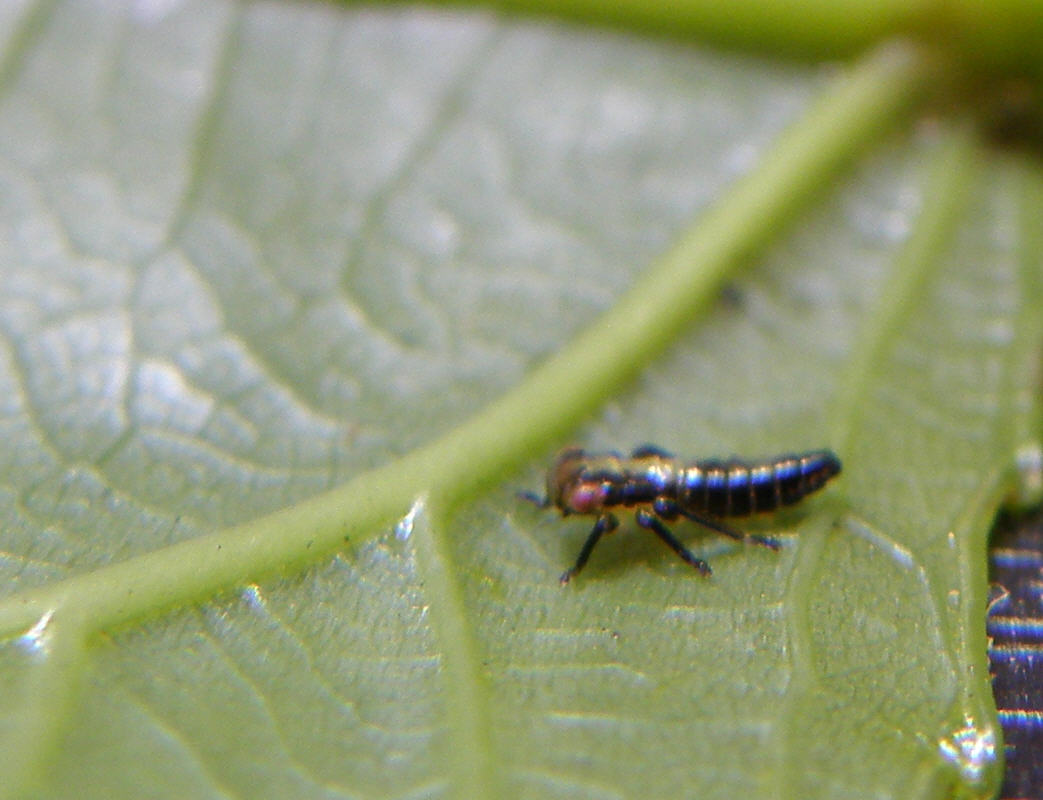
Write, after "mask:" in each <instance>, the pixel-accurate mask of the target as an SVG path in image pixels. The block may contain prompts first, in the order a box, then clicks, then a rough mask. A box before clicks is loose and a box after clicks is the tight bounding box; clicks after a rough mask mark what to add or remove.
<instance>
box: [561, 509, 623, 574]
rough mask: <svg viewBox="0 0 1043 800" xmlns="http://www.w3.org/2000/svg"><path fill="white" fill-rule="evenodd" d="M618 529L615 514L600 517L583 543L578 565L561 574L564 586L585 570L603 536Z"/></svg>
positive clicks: (577, 560) (577, 561) (577, 559)
mask: <svg viewBox="0 0 1043 800" xmlns="http://www.w3.org/2000/svg"><path fill="white" fill-rule="evenodd" d="M617 527H619V520H617V519H616V518H615V516H614V515H613V514H608V513H605V514H602V515H601V516H600V517H598V521H597V522H595V523H594V528H593V530H591V532H590V535H589V536H588V537H587V541H585V542H584V543H583V549H582V550H580V551H579V556H578V557H577V558H576V563H575V564H573V565H572V567H571V568H570V569H567V570H565V571H564V572H563V573H561V578H560V580H561V585H562V586H564V585H565V584H566V583H568V582H569V581H570V580H571V579H572V576H573V575H575V574H576V573H577V572H579V571H580V570H581V569H583V567H584V565H585V564H586V563H587V559H589V558H590V554H591V552H593V550H594V546H595V545H596V544H597V543H598V539H600V538H601V536H602V534H605V533H611V532H612V531H614V530H615V529H616V528H617Z"/></svg>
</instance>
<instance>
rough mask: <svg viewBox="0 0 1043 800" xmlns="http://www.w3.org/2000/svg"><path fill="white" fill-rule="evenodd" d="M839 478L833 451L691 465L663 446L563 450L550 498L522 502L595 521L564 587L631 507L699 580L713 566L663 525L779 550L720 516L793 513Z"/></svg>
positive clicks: (552, 472)
mask: <svg viewBox="0 0 1043 800" xmlns="http://www.w3.org/2000/svg"><path fill="white" fill-rule="evenodd" d="M839 472H840V459H839V458H837V457H836V455H834V454H833V453H832V452H830V451H829V450H812V451H810V452H807V453H801V454H799V455H783V456H778V457H777V458H773V459H770V460H767V461H761V462H756V463H748V462H745V461H695V462H691V463H685V462H683V461H680V460H678V459H676V458H674V456H672V455H671V454H670V453H667V452H665V451H664V450H660V449H659V448H658V447H653V446H651V445H644V446H643V447H638V448H637V449H636V450H634V452H632V453H631V454H630V457H629V458H625V457H623V456H621V455H620V454H619V453H588V452H586V451H585V450H581V449H579V448H575V447H574V448H568V449H566V450H562V451H561V452H560V453H559V454H558V456H557V458H555V459H554V463H553V464H552V465H551V468H550V469H549V470H548V471H547V496H546V497H539V496H538V495H535V494H532V493H525V494H524V495H522V496H523V497H525V498H526V499H527V500H531V501H532V502H534V503H536V504H537V505H538V506H540V507H541V508H549V507H550V506H556V507H557V508H558V510H560V511H561V514H562V516H569V515H570V514H596V515H597V521H596V522H595V523H594V529H593V530H592V531H591V532H590V535H589V536H588V537H587V541H586V542H584V544H583V548H582V549H581V550H580V551H579V557H577V558H576V563H575V564H573V565H572V567H571V569H567V570H565V572H564V573H562V576H561V583H562V585H564V584H566V583H568V582H569V580H570V579H571V578H572V577H573V576H574V575H575V574H576V573H578V572H579V571H580V570H581V569H583V566H584V565H585V564H586V563H587V559H589V558H590V553H591V551H592V550H593V549H594V546H595V545H596V544H597V543H598V540H599V539H600V538H601V537H602V535H603V534H606V533H611V532H612V531H613V530H615V529H616V527H618V525H619V521H618V520H617V519H616V517H615V515H614V514H613V513H612V512H611V511H609V510H608V509H610V508H611V507H612V506H623V507H625V508H633V507H634V506H639V508H637V510H636V511H635V512H634V517H635V519H636V520H637V524H638V525H640V526H641V527H642V528H646V529H647V530H650V531H652V533H654V534H655V535H656V536H658V537H659V538H660V539H662V540H663V541H664V542H665V543H666V544H667V545H668V546H669V547H670V549H671V550H673V551H674V552H675V553H677V555H678V556H680V557H681V559H682V560H683V561H685V562H686V563H688V564H691V565H692V566H693V567H695V568H696V569H697V570H699V573H700V574H701V575H709V574H710V572H711V570H710V565H709V564H707V563H706V562H705V561H703V559H701V558H698V557H696V556H695V555H693V554H692V552H691V551H690V550H689V549H688V548H686V547H685V546H684V545H683V544H681V542H680V541H679V540H678V539H677V537H675V536H674V534H673V533H671V531H670V529H669V528H667V527H666V525H664V524H663V520H666V521H673V520H675V519H677V518H678V517H684V518H685V519H690V520H692V521H693V522H697V523H699V524H700V525H703V526H704V527H707V528H709V529H710V530H714V531H717V532H718V533H723V534H724V535H725V536H730V537H732V538H733V539H740V540H748V541H751V542H755V543H756V544H760V545H764V546H765V547H770V548H771V549H772V550H777V549H778V548H779V543H778V542H777V541H775V540H774V539H771V538H769V537H766V536H749V535H745V534H743V533H740V532H739V531H737V530H734V529H732V528H730V527H729V526H727V525H726V524H724V522H722V521H721V519H720V518H721V517H743V516H749V515H750V514H755V513H758V512H762V511H774V510H775V509H777V508H780V507H781V506H788V505H791V504H793V503H796V502H798V501H799V500H801V499H802V498H804V497H806V496H807V495H809V494H811V493H812V492H814V491H816V490H817V489H820V488H821V487H822V486H823V485H824V484H825V483H826V481H828V480H829V479H830V478H832V477H833V476H834V475H836V474H837V473H839Z"/></svg>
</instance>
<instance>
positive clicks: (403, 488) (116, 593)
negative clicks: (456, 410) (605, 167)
mask: <svg viewBox="0 0 1043 800" xmlns="http://www.w3.org/2000/svg"><path fill="white" fill-rule="evenodd" d="M934 67H935V64H934V61H933V59H931V58H929V57H928V56H927V55H925V53H924V52H923V51H922V50H920V49H918V48H914V47H912V46H910V45H907V44H903V43H891V44H889V45H886V46H884V47H882V48H880V49H878V50H876V51H874V52H873V53H871V54H870V55H868V56H867V57H865V58H864V59H863V60H862V61H861V62H860V63H859V64H857V65H856V66H855V68H854V69H853V70H852V71H851V72H850V73H849V74H846V75H844V76H842V77H840V78H838V79H837V81H836V82H835V83H834V84H833V86H832V87H831V88H830V89H829V90H827V91H826V92H825V93H824V95H823V96H822V98H821V99H820V100H819V101H818V102H817V103H815V104H814V105H813V106H812V107H811V108H810V109H809V110H808V111H807V113H806V114H805V116H804V117H803V118H802V119H801V120H799V121H798V122H797V123H796V124H795V125H794V126H793V127H792V128H791V129H790V130H789V131H787V132H786V133H785V134H784V135H783V136H781V137H780V139H779V140H778V141H777V142H776V143H775V145H774V146H773V147H772V149H771V151H770V152H768V153H766V154H765V156H764V159H763V161H762V162H761V164H760V166H759V167H758V168H757V169H756V170H754V171H753V172H751V173H750V174H749V175H748V176H746V177H745V178H743V179H742V180H740V181H739V182H738V183H737V184H736V185H735V186H734V187H733V188H732V189H731V190H730V191H728V192H727V193H726V194H725V195H724V196H723V197H722V198H721V199H720V201H719V202H718V203H716V204H715V205H714V206H713V207H712V208H710V209H709V210H707V211H705V212H704V213H703V214H702V215H701V216H700V217H699V219H698V220H697V221H696V222H695V224H694V225H693V226H692V228H691V229H690V230H689V231H688V232H687V233H686V234H684V235H683V236H682V237H681V239H680V241H679V242H678V243H677V245H676V246H675V247H673V248H672V249H671V250H670V251H669V252H668V253H667V254H666V255H665V256H664V257H663V258H662V259H661V260H660V261H659V262H658V263H656V264H654V265H653V267H652V268H651V269H650V271H649V272H648V273H647V274H646V275H645V276H644V277H643V279H642V280H641V281H640V282H639V283H638V284H637V285H636V286H635V287H634V288H633V289H632V290H631V291H630V292H628V293H627V294H626V295H625V296H623V297H622V298H621V299H620V301H619V302H618V303H617V305H616V306H615V307H614V308H612V309H610V310H609V311H608V313H606V314H605V315H604V316H603V317H602V318H600V319H599V320H597V321H596V322H595V323H594V324H593V325H592V326H591V327H590V328H589V329H588V330H587V331H586V332H585V333H584V334H582V335H581V336H579V337H578V338H577V339H576V340H574V341H573V342H572V343H571V344H570V345H569V346H567V347H566V348H565V349H563V350H562V351H561V352H560V353H558V354H557V355H556V356H554V357H553V358H551V359H549V360H548V361H547V362H546V363H545V364H544V365H543V366H542V367H540V368H539V369H538V370H536V371H535V372H534V373H533V374H532V375H531V377H530V378H529V379H528V380H526V381H525V382H524V383H522V384H521V385H520V386H518V387H517V388H516V389H514V390H513V391H511V392H509V393H508V394H507V395H506V396H504V397H503V398H501V399H500V400H499V401H497V402H495V403H493V404H492V405H491V406H489V407H488V408H487V409H486V410H485V411H484V412H482V413H481V414H479V415H478V416H477V417H475V418H474V419H472V420H471V421H469V422H467V423H465V424H464V425H462V426H460V427H459V428H456V429H455V430H453V431H450V432H449V433H448V434H446V435H445V436H443V437H441V438H439V439H438V440H436V441H434V442H433V443H431V444H429V445H427V446H425V447H423V448H421V449H419V450H417V451H415V452H413V453H412V454H410V455H408V456H406V457H404V458H402V459H401V460H399V461H397V462H394V463H392V464H388V465H386V466H384V467H381V468H379V469H375V470H372V471H370V472H367V473H364V474H362V475H360V476H358V477H357V478H355V479H353V480H351V481H349V482H348V483H347V484H346V485H344V486H342V487H340V488H337V489H334V490H332V491H329V492H326V493H324V494H321V495H318V496H316V497H313V498H311V499H309V500H307V501H304V502H302V503H299V504H297V505H295V506H292V507H290V508H286V509H283V510H281V511H278V512H276V513H274V514H270V515H268V516H265V517H262V518H260V519H257V520H254V521H252V522H248V523H245V524H242V525H237V526H235V527H232V528H229V529H226V530H223V531H220V532H217V533H214V534H210V535H207V536H201V537H198V538H195V539H192V540H190V541H185V542H180V543H178V544H175V545H172V546H170V547H166V548H163V549H161V550H157V551H155V552H153V553H149V554H147V555H144V556H139V557H136V558H133V559H130V560H128V561H125V562H122V563H119V564H113V565H111V566H107V567H103V568H100V569H97V570H95V571H93V572H88V573H84V574H81V575H76V576H73V577H71V578H67V579H64V580H60V581H57V582H55V583H53V584H50V585H47V586H42V587H39V588H36V589H30V590H27V591H25V592H21V593H19V594H16V595H14V596H11V597H8V598H7V599H5V600H3V601H2V602H0V633H4V634H10V633H13V632H19V631H22V630H25V629H26V628H28V627H30V626H31V625H33V624H34V623H35V622H36V621H37V620H39V619H40V618H41V617H42V616H43V615H44V614H46V613H48V612H57V613H59V614H62V613H64V611H63V609H65V608H70V607H71V608H75V609H77V610H78V611H79V612H80V613H82V614H83V615H84V618H85V619H86V620H88V623H87V624H88V625H89V626H90V627H91V629H93V630H99V629H103V628H109V627H111V626H114V625H117V624H121V623H124V622H127V621H129V620H133V619H138V618H140V617H142V616H145V615H147V614H150V613H156V612H157V611H159V610H161V609H164V608H168V607H170V606H173V605H176V604H179V603H185V602H190V601H194V600H197V599H199V598H202V597H207V596H211V595H213V594H215V593H216V592H219V591H221V590H224V589H228V588H231V587H234V586H236V585H239V584H241V583H243V582H246V581H250V580H256V579H257V578H258V577H259V576H262V575H265V574H270V573H273V572H277V571H280V570H289V569H293V568H295V567H299V566H300V565H302V564H305V563H307V562H309V561H313V560H315V559H316V558H318V557H320V555H321V554H324V553H329V552H331V551H333V550H336V549H339V548H342V547H343V546H344V543H345V541H346V540H347V538H348V537H349V536H350V537H352V539H353V541H355V542H357V541H360V540H362V539H365V538H368V537H372V536H374V535H376V533H377V532H379V531H380V530H382V529H384V526H386V525H387V524H388V523H389V522H390V521H391V520H392V519H394V518H395V517H398V516H401V515H402V514H403V513H404V512H405V511H406V509H408V508H409V506H410V504H411V503H412V502H413V501H414V499H415V498H417V497H418V496H420V495H421V494H423V493H425V492H426V493H428V495H429V496H430V497H431V499H432V502H437V503H438V504H439V506H440V507H447V506H449V505H452V504H453V503H456V502H459V501H460V500H462V499H464V498H465V497H467V496H469V495H470V494H473V493H474V492H475V491H476V489H477V488H478V487H480V486H481V485H483V484H486V483H488V482H490V481H494V480H497V479H499V478H500V477H502V475H503V474H504V472H505V471H507V470H509V469H510V468H512V467H515V466H517V465H518V464H519V463H521V462H522V461H523V460H524V459H525V458H526V457H528V456H530V455H531V454H532V453H533V452H534V451H536V450H538V449H541V448H546V447H548V446H550V445H552V444H553V443H554V441H556V440H558V439H560V437H562V436H564V435H565V434H567V432H568V431H569V430H571V429H572V428H574V427H575V425H577V424H578V423H579V422H580V421H581V420H582V419H583V418H584V417H585V416H586V415H589V414H590V413H591V412H592V411H593V410H594V409H596V408H597V407H598V406H599V405H600V404H601V403H602V402H603V401H604V400H605V398H606V397H608V396H610V395H611V394H612V392H614V391H615V390H616V389H618V387H619V386H620V385H621V384H623V383H624V382H625V381H627V380H629V379H631V378H633V377H634V376H635V375H636V374H637V373H638V372H639V371H640V370H641V369H642V368H643V367H644V366H645V364H647V362H648V361H649V359H651V358H652V357H653V356H655V355H656V354H658V353H659V352H661V351H662V350H663V349H664V348H665V347H666V346H667V345H668V344H669V343H670V342H671V341H672V340H673V339H674V337H675V336H676V335H677V334H678V332H679V331H681V330H682V329H683V328H685V327H686V326H688V325H690V324H691V322H692V320H693V319H694V317H695V315H697V314H698V313H700V312H701V311H702V310H704V309H705V308H706V307H707V306H708V304H709V303H710V302H711V301H712V299H713V298H714V297H715V295H716V293H717V291H718V290H719V288H720V286H721V283H722V281H723V280H724V279H725V278H726V276H727V275H729V274H730V273H731V272H732V271H733V270H734V269H736V268H737V267H739V266H740V265H742V263H743V262H744V261H745V260H746V259H748V258H749V257H750V256H751V254H753V253H754V252H755V251H756V250H757V249H758V248H760V247H762V246H763V245H764V244H765V242H767V241H768V240H769V239H770V238H771V237H772V236H773V235H774V234H776V233H777V232H778V231H779V229H780V227H781V226H782V225H783V223H785V222H786V221H788V220H789V218H790V217H792V216H793V214H794V213H795V212H796V211H797V210H798V209H799V208H800V206H801V204H802V202H804V201H806V200H807V199H808V198H810V197H812V196H813V195H814V193H815V191H816V190H818V189H820V188H821V187H822V185H823V184H824V183H826V182H827V181H828V180H830V179H831V178H833V177H835V176H836V174H837V173H838V171H839V170H840V169H841V168H842V167H843V166H845V165H846V164H847V163H848V162H849V161H850V160H852V159H853V158H854V157H855V156H857V155H858V154H859V153H860V152H862V150H863V149H864V148H865V147H866V146H867V145H868V144H869V143H870V142H872V141H873V139H874V137H875V136H876V135H877V134H878V133H879V132H880V130H881V129H882V128H883V127H884V126H886V125H888V124H891V123H893V122H895V121H896V120H898V119H900V118H902V116H903V114H904V113H905V112H906V111H907V109H908V108H909V107H910V106H911V104H912V102H913V100H915V98H916V97H917V96H919V95H920V94H921V93H922V92H923V91H924V89H925V88H926V87H927V86H928V85H930V83H931V81H932V79H933V78H934V77H935V76H936V71H935V68H934ZM693 157H698V156H697V154H693Z"/></svg>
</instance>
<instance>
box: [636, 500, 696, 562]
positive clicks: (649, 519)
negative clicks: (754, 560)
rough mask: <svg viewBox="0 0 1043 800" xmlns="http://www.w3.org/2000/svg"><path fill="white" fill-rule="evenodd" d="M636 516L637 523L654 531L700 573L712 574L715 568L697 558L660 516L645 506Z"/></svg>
mask: <svg viewBox="0 0 1043 800" xmlns="http://www.w3.org/2000/svg"><path fill="white" fill-rule="evenodd" d="M634 518H635V519H636V520H637V524H638V525H640V526H641V527H642V528H645V529H646V530H650V531H652V533H654V534H655V535H656V536H658V537H659V538H660V539H662V540H663V541H664V542H666V544H667V546H668V547H669V548H670V549H671V550H673V551H674V552H675V553H677V555H678V556H680V557H681V560H682V561H684V562H685V563H686V564H691V565H692V566H693V567H695V568H696V569H697V570H699V574H700V575H710V574H711V573H712V572H713V570H711V569H710V565H709V564H707V563H706V562H705V561H703V560H702V559H701V558H697V557H696V556H695V555H694V554H693V553H692V551H691V550H689V549H688V548H687V547H685V546H684V545H683V544H681V542H680V541H678V539H677V537H676V536H674V535H673V534H672V533H671V532H670V529H669V528H668V527H666V525H664V524H663V523H662V522H660V521H659V517H657V516H656V515H655V514H653V513H652V512H651V511H646V510H645V509H643V508H639V509H638V510H637V512H636V513H635V514H634Z"/></svg>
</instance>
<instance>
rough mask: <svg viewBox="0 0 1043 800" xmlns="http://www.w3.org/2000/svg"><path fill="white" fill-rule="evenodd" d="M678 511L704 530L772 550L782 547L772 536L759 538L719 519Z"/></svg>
mask: <svg viewBox="0 0 1043 800" xmlns="http://www.w3.org/2000/svg"><path fill="white" fill-rule="evenodd" d="M677 511H678V513H679V514H681V516H683V517H685V518H686V519H690V520H691V521H692V522H697V523H699V524H700V525H702V526H703V527H704V528H709V529H710V530H712V531H717V532H718V533H723V534H724V535H725V536H730V537H731V538H732V539H738V540H739V541H740V542H753V543H754V544H759V545H762V546H764V547H767V548H768V549H770V550H778V549H779V547H780V546H781V545H779V542H778V540H777V539H773V538H771V537H770V536H757V535H756V534H752V533H743V532H742V531H737V530H735V528H732V527H731V526H729V525H725V524H724V523H723V522H721V521H720V520H719V519H714V518H713V517H705V516H703V515H702V514H696V513H694V512H692V511H688V510H687V509H684V508H678V509H677Z"/></svg>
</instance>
